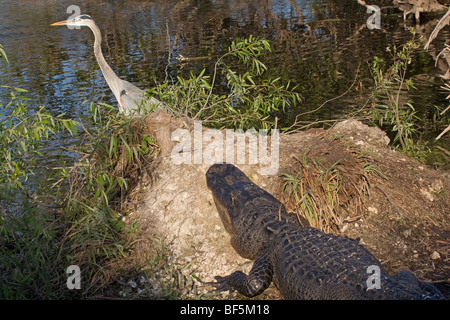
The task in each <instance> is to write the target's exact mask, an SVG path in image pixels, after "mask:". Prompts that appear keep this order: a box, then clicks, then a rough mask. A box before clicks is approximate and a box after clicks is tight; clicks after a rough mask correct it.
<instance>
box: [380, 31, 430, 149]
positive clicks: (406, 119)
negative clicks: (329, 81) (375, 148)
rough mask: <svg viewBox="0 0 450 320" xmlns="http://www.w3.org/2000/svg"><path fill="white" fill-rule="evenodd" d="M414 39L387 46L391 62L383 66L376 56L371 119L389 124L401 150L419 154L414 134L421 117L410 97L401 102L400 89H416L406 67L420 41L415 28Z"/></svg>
mask: <svg viewBox="0 0 450 320" xmlns="http://www.w3.org/2000/svg"><path fill="white" fill-rule="evenodd" d="M411 32H412V35H413V38H412V39H411V40H409V41H408V42H407V43H406V44H404V45H402V46H400V47H397V46H392V47H388V48H387V51H388V52H389V53H390V54H391V56H392V60H393V62H392V64H391V65H390V66H386V63H385V61H384V60H383V59H381V58H378V57H375V58H374V60H373V62H372V66H371V72H372V76H373V79H374V81H375V88H374V91H373V93H372V97H373V102H372V108H371V114H372V120H373V121H374V122H378V124H379V125H380V126H381V127H383V126H389V128H390V130H391V131H392V132H394V133H395V137H394V143H396V142H398V143H399V146H400V149H401V150H402V151H403V152H406V153H409V154H410V155H412V156H419V155H420V153H421V152H422V151H424V150H426V148H424V147H423V146H419V145H418V144H417V143H416V141H415V140H414V138H415V137H416V136H417V122H418V121H420V118H419V117H418V116H417V113H416V110H415V108H414V106H413V103H412V101H411V100H408V101H402V99H401V95H402V92H403V91H404V90H405V89H406V91H410V90H412V89H415V87H414V83H413V81H412V79H411V78H408V77H407V71H408V67H409V65H410V64H411V62H412V59H413V55H414V50H416V49H417V48H418V47H419V44H420V41H419V40H417V39H416V38H415V31H414V30H413V29H412V30H411Z"/></svg>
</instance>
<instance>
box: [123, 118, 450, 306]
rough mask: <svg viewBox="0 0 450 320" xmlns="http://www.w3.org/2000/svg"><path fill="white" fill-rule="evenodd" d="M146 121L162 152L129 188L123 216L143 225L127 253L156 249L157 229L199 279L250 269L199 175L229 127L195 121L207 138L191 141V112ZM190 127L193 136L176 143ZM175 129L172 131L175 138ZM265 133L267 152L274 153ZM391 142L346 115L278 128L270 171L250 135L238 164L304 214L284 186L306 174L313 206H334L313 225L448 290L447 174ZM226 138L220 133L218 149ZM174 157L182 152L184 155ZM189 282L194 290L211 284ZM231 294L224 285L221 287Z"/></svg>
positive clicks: (141, 254)
mask: <svg viewBox="0 0 450 320" xmlns="http://www.w3.org/2000/svg"><path fill="white" fill-rule="evenodd" d="M147 124H148V129H147V130H148V131H149V133H151V134H153V135H154V137H155V138H156V140H157V142H158V145H159V146H160V152H159V155H158V157H157V158H156V159H155V160H153V161H152V163H151V167H149V168H148V170H147V172H151V174H150V175H145V176H142V177H141V181H140V183H139V185H138V187H137V188H136V189H135V191H134V193H133V194H134V198H133V199H134V200H133V203H132V207H134V208H135V209H134V210H133V211H132V212H130V214H129V215H128V217H127V219H126V220H127V221H138V223H139V225H140V228H141V234H140V236H139V238H140V241H139V242H137V244H136V246H135V249H134V252H133V255H132V256H133V259H130V261H133V263H134V264H135V265H143V264H144V262H143V261H144V260H145V259H148V256H149V255H150V256H151V254H152V253H154V248H155V241H154V239H155V238H158V239H163V240H164V243H165V245H166V246H167V248H168V249H170V252H171V259H172V261H173V263H174V264H175V265H177V266H180V269H179V270H181V271H180V272H182V273H183V274H186V275H192V274H193V275H195V278H196V279H201V280H202V281H204V282H207V281H212V280H213V279H214V276H216V275H222V276H223V275H226V274H229V273H231V272H233V271H235V270H237V269H239V270H243V271H248V270H249V269H250V268H251V265H252V262H251V261H248V260H245V259H243V258H241V257H240V256H238V255H237V254H236V253H235V252H234V251H233V249H232V247H231V246H230V244H229V235H228V234H227V233H226V232H225V230H224V228H223V226H222V223H221V221H220V218H219V216H218V213H217V211H216V208H215V206H214V202H213V199H212V196H211V193H210V192H209V190H208V189H207V187H206V181H205V172H206V171H207V169H208V168H209V167H210V164H209V163H205V162H207V161H208V159H210V160H211V159H214V150H216V151H217V150H221V149H220V148H219V147H218V146H219V143H218V142H217V141H219V139H220V138H221V137H222V138H224V137H226V134H227V132H226V131H225V130H222V131H219V130H211V129H206V128H201V135H202V137H203V138H204V140H203V144H201V145H200V144H197V145H195V144H194V135H195V134H199V132H198V128H199V127H198V124H195V123H193V122H192V121H191V120H188V119H174V118H171V117H170V116H167V115H151V116H150V117H149V118H148V119H147ZM196 125H197V127H195V126H196ZM194 128H196V133H195V132H194ZM177 130H178V131H177ZM176 132H178V133H177V134H175V133H176ZM235 134H236V139H235V141H234V145H236V144H237V143H238V142H237V141H238V136H239V135H245V133H235ZM188 135H190V137H191V140H189V139H188V140H189V141H188V143H187V144H186V143H185V144H182V143H181V141H185V142H186V137H187V136H188ZM176 137H178V138H176ZM180 137H181V138H180ZM183 137H184V140H183ZM205 137H208V139H206V138H205ZM211 137H212V138H211ZM175 138H176V139H177V140H178V141H173V140H175ZM214 138H215V139H217V140H214ZM268 140H269V141H268V144H267V146H268V147H267V150H269V153H267V154H270V147H271V144H270V139H268ZM214 141H216V142H214ZM228 143H229V142H228ZM388 143H389V139H388V138H387V136H386V135H385V133H384V132H383V131H381V130H380V129H378V128H369V127H368V126H366V125H364V124H362V123H361V122H358V121H355V120H347V121H344V122H341V123H338V124H337V125H336V126H335V127H333V128H332V129H329V130H322V129H311V130H308V131H306V132H301V133H295V134H291V135H285V134H281V135H280V136H279V153H278V154H279V158H278V166H277V170H276V172H272V173H273V174H263V173H264V171H265V170H266V171H267V167H268V164H267V163H266V164H260V163H259V164H258V163H257V164H249V161H251V160H250V159H252V158H251V157H252V156H255V155H254V150H252V149H251V147H250V146H249V144H247V145H246V158H245V159H246V160H245V161H243V162H245V163H243V164H239V163H237V162H235V164H236V166H237V167H239V168H240V169H241V170H242V171H244V173H246V174H247V175H248V176H249V177H250V178H251V179H252V180H253V181H254V182H255V183H256V184H258V185H259V186H261V187H262V188H264V189H266V190H267V191H269V192H270V193H272V194H273V195H274V196H275V197H277V198H278V199H279V200H280V201H281V202H283V203H284V204H285V205H286V207H287V209H288V210H289V211H291V212H292V213H293V214H298V215H301V216H303V217H306V219H308V215H307V214H306V213H305V212H302V208H304V207H302V206H301V204H299V201H296V200H295V197H294V196H293V193H292V192H290V190H289V188H288V187H287V185H286V177H287V176H291V177H297V178H298V179H306V178H307V179H306V180H307V181H306V180H305V183H309V184H305V186H307V187H308V188H309V190H310V193H311V194H313V197H314V198H315V199H316V202H315V203H313V204H311V205H316V206H317V207H318V209H317V210H319V211H320V212H318V213H319V214H322V215H323V216H324V215H325V214H329V215H331V217H326V218H323V219H322V218H321V217H320V216H319V217H316V218H315V219H312V218H311V217H309V219H310V222H311V223H318V224H317V227H319V228H321V229H323V230H326V231H327V232H334V233H340V234H343V235H346V236H349V237H352V238H357V237H360V238H361V243H362V244H364V245H365V246H366V247H367V248H368V249H369V250H370V251H371V252H372V253H373V254H374V255H375V256H376V257H377V258H378V259H380V260H381V262H382V263H383V264H384V265H385V266H386V268H387V270H388V271H389V272H396V271H398V270H401V269H408V270H410V271H412V272H413V273H415V275H416V276H418V277H419V278H421V279H423V280H427V281H432V282H435V283H437V284H438V286H440V287H441V289H442V288H443V289H444V290H447V287H446V285H445V282H447V281H448V277H449V274H450V268H449V258H450V257H449V253H450V250H449V249H450V246H449V244H450V237H449V236H450V226H449V224H450V223H449V208H450V194H449V192H448V190H449V186H450V176H449V174H448V173H446V172H439V171H435V170H432V169H429V168H427V167H426V166H424V165H422V164H420V163H418V162H417V161H415V160H412V159H409V158H407V157H406V156H405V155H403V154H401V153H399V152H396V151H393V150H392V149H390V148H389V147H388ZM226 145H227V143H226V141H224V142H223V147H224V149H223V150H225V149H226ZM261 145H262V144H261ZM261 145H258V146H261ZM228 146H230V145H228ZM174 150H175V151H174ZM249 150H250V152H249ZM200 151H201V152H200ZM235 151H236V152H235V154H234V160H235V161H238V158H237V157H238V155H237V149H235ZM196 152H197V153H196ZM221 152H222V151H221ZM258 152H259V151H258ZM200 153H201V154H202V155H203V158H202V161H201V163H199V164H195V158H194V157H195V156H196V157H197V159H198V156H199V154H200ZM224 154H225V153H224ZM258 154H259V153H258ZM182 156H184V157H185V158H182ZM177 157H178V158H177ZM174 159H175V160H176V159H178V160H176V161H174ZM180 159H184V163H182V162H183V161H182V160H180ZM230 159H231V158H230ZM241 160H242V159H241ZM272 160H273V159H272ZM177 161H178V164H177V163H175V162H177ZM179 162H181V163H179ZM330 168H332V169H333V170H334V171H332V172H333V175H331V176H330V178H329V179H337V176H339V180H338V183H339V188H338V192H336V201H338V203H337V204H336V206H335V208H334V209H331V210H329V212H328V213H327V212H325V211H326V210H322V209H323V208H322V209H321V202H320V197H321V194H320V192H321V190H322V189H321V185H317V181H318V179H320V178H323V177H324V172H327V171H330ZM266 173H267V172H266ZM291 191H292V190H291ZM322 192H323V190H322ZM325 196H327V195H325ZM327 218H329V219H327ZM147 281H150V282H154V281H159V280H155V279H152V280H147ZM160 281H164V280H163V279H160ZM144 282H145V281H144ZM195 282H196V285H197V292H196V294H198V293H202V292H207V291H208V290H209V289H211V288H210V287H208V286H205V285H203V284H202V283H201V282H199V281H195ZM152 285H153V287H152V288H153V289H152V292H153V293H151V294H150V293H148V292H146V293H145V296H146V297H150V298H151V297H152V294H154V297H157V295H158V292H157V288H159V287H160V285H158V284H155V283H152ZM147 287H148V286H147ZM141 292H142V290H141ZM130 294H131V295H133V294H137V293H130ZM193 294H194V293H192V294H191V293H189V292H188V293H187V294H186V296H185V297H186V298H189V297H193ZM232 296H233V295H232ZM232 296H228V295H226V294H223V297H232ZM263 297H270V298H279V295H278V293H277V291H276V290H275V289H273V288H272V290H268V291H267V292H266V293H265V294H264V295H263V296H260V297H259V298H263Z"/></svg>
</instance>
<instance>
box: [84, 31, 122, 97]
mask: <svg viewBox="0 0 450 320" xmlns="http://www.w3.org/2000/svg"><path fill="white" fill-rule="evenodd" d="M89 28H90V29H91V30H92V32H93V33H94V38H95V41H94V54H95V57H96V58H97V62H98V65H99V66H100V69H101V70H102V73H103V76H104V77H105V80H106V82H107V83H108V85H109V87H110V88H111V91H112V92H113V93H114V95H115V96H116V99H117V100H119V97H120V92H119V88H118V87H117V85H118V84H119V83H120V78H119V77H118V76H117V75H116V74H115V72H114V71H113V69H111V67H110V66H109V65H108V63H107V62H106V60H105V57H104V56H103V53H102V47H101V43H102V35H101V33H100V29H99V28H98V27H97V25H93V26H89Z"/></svg>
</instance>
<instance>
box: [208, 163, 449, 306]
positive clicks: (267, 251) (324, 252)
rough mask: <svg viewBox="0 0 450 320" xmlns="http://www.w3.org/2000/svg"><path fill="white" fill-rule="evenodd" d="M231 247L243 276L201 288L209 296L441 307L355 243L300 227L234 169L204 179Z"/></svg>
mask: <svg viewBox="0 0 450 320" xmlns="http://www.w3.org/2000/svg"><path fill="white" fill-rule="evenodd" d="M206 181H207V186H208V188H209V189H210V190H211V192H212V195H213V198H214V202H215V205H216V208H217V211H218V212H219V215H220V218H221V220H222V223H223V225H224V227H225V230H226V231H227V232H228V233H229V234H230V235H231V245H232V246H233V248H234V249H235V251H236V252H237V253H238V254H239V255H240V256H242V257H244V258H246V259H250V260H254V263H253V266H252V269H251V271H250V273H249V274H248V275H246V274H245V273H243V272H241V271H235V272H233V273H232V274H230V275H227V276H224V277H222V276H216V277H215V281H213V282H209V283H208V284H209V285H212V286H213V287H214V289H215V290H214V291H227V290H228V291H234V290H237V291H238V292H239V293H241V294H242V295H245V296H248V297H253V296H257V295H259V294H261V293H262V292H264V291H265V290H266V289H267V288H268V286H269V285H270V284H271V283H272V281H273V282H274V284H275V286H276V287H277V288H278V290H279V291H280V293H281V295H282V296H283V298H284V299H289V300H294V299H314V300H316V299H327V300H334V299H346V300H347V299H358V300H360V299H402V300H406V299H408V300H410V299H411V300H416V299H417V300H419V299H420V300H422V299H444V296H443V295H442V294H441V293H440V292H439V290H438V289H436V288H435V287H434V286H433V285H432V284H429V283H426V282H423V281H421V280H419V279H417V278H416V277H415V276H414V275H413V274H412V273H410V272H409V271H400V272H398V273H397V274H395V275H393V276H391V275H389V274H388V273H387V272H386V270H385V269H384V268H383V266H382V265H381V263H380V262H379V260H377V259H376V258H375V257H374V256H373V255H372V254H371V253H370V252H369V251H368V250H367V249H365V248H364V247H363V246H362V245H361V244H360V243H359V240H354V239H350V238H347V237H343V236H337V235H333V234H328V233H324V232H321V231H320V230H318V229H316V228H313V227H310V226H303V225H302V224H301V223H299V221H298V220H297V218H294V217H295V215H294V214H290V213H287V211H286V209H285V207H284V206H283V204H282V203H281V202H279V201H278V200H277V199H276V198H275V197H274V196H272V195H271V194H270V193H268V192H267V191H265V190H263V189H262V188H260V187H259V186H257V185H256V184H254V183H253V182H252V181H251V180H250V179H249V178H248V177H247V176H246V175H245V174H244V173H243V172H242V171H241V170H239V169H238V168H236V167H235V166H234V165H231V164H226V163H221V164H214V165H212V166H211V167H210V168H209V169H208V171H207V172H206Z"/></svg>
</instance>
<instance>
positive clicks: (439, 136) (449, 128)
mask: <svg viewBox="0 0 450 320" xmlns="http://www.w3.org/2000/svg"><path fill="white" fill-rule="evenodd" d="M448 131H450V125H449V126H448V127H447V128H445V130H444V131H442V132H441V134H440V135H438V136H437V137H436V140H435V141H437V140H439V139H440V138H442V136H443V135H444V134H446V133H447V132H448Z"/></svg>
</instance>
